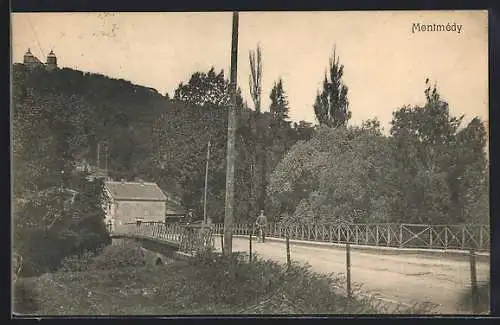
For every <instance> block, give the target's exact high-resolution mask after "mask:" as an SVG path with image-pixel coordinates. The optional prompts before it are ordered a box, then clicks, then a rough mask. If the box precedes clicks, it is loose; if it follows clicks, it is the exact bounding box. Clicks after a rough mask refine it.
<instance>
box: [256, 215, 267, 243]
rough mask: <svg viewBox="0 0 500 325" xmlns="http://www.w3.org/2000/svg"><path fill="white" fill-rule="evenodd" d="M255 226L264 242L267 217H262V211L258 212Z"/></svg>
mask: <svg viewBox="0 0 500 325" xmlns="http://www.w3.org/2000/svg"><path fill="white" fill-rule="evenodd" d="M255 224H256V225H257V227H258V228H259V231H260V234H261V235H262V242H265V240H266V226H267V217H266V216H265V215H264V210H260V215H259V216H258V217H257V220H256V221H255Z"/></svg>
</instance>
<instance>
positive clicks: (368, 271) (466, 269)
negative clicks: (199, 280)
mask: <svg viewBox="0 0 500 325" xmlns="http://www.w3.org/2000/svg"><path fill="white" fill-rule="evenodd" d="M216 248H217V249H219V250H220V240H218V239H217V240H216ZM233 251H240V252H248V239H246V238H238V237H234V238H233ZM253 252H255V253H257V254H258V255H260V256H261V257H263V258H268V259H272V260H275V261H277V262H282V263H285V262H286V247H285V244H284V243H283V242H276V241H266V242H265V243H257V242H255V241H254V242H253ZM290 252H291V253H290V255H291V259H292V260H293V261H297V262H301V263H308V264H310V265H311V269H312V270H313V271H315V272H318V273H332V272H333V273H345V270H346V265H345V259H346V258H345V249H342V248H339V247H315V246H304V245H299V244H292V243H291V244H290ZM489 272H490V267H489V263H485V262H478V263H477V278H478V281H486V280H487V279H488V277H489ZM351 279H352V282H353V283H359V284H361V285H362V287H363V288H364V290H366V291H368V292H371V293H377V294H378V295H379V296H380V297H381V298H383V299H387V300H388V301H395V302H399V303H405V304H412V302H425V301H427V302H431V303H434V304H438V305H439V307H438V308H437V310H436V311H437V312H438V313H440V314H456V313H459V310H458V308H457V302H458V299H459V296H460V294H461V293H462V292H463V290H464V289H465V288H467V286H468V285H469V283H470V264H469V258H468V256H467V255H464V259H463V261H461V260H457V259H453V260H452V259H439V258H436V257H428V256H419V255H415V254H412V255H408V254H398V255H387V254H376V253H375V252H366V251H357V250H355V249H353V250H352V251H351ZM462 313H463V312H462Z"/></svg>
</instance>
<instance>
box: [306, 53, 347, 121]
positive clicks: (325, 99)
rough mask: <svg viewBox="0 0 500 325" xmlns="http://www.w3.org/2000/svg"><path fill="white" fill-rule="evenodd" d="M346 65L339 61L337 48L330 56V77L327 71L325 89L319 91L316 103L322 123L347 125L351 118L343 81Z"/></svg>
mask: <svg viewBox="0 0 500 325" xmlns="http://www.w3.org/2000/svg"><path fill="white" fill-rule="evenodd" d="M343 75H344V65H341V64H340V62H339V57H338V56H337V55H336V50H334V52H333V56H332V57H331V58H330V64H329V77H330V78H328V76H327V74H326V73H325V79H324V80H323V90H322V91H321V93H319V92H318V95H317V96H316V101H315V103H314V113H315V114H316V119H317V120H318V122H319V124H320V125H326V126H329V127H339V126H343V125H346V123H347V121H348V120H349V119H350V118H351V112H350V111H349V101H348V99H347V91H348V88H347V86H346V85H345V84H344V83H343V82H342V77H343Z"/></svg>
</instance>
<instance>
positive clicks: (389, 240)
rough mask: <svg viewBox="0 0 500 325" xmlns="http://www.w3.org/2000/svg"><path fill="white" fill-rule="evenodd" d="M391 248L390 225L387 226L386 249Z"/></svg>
mask: <svg viewBox="0 0 500 325" xmlns="http://www.w3.org/2000/svg"><path fill="white" fill-rule="evenodd" d="M389 246H391V225H387V247H389Z"/></svg>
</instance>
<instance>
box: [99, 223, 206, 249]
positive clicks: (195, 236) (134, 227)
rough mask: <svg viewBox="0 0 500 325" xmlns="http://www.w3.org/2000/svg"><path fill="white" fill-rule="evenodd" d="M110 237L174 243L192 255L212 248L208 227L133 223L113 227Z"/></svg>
mask: <svg viewBox="0 0 500 325" xmlns="http://www.w3.org/2000/svg"><path fill="white" fill-rule="evenodd" d="M108 227H109V229H110V234H111V235H112V236H120V235H121V236H123V235H125V236H132V237H137V238H150V239H157V240H163V241H166V242H169V243H171V244H172V243H174V244H177V245H178V246H179V250H180V251H181V252H184V253H187V254H193V253H194V252H196V251H199V250H201V249H204V248H211V247H213V246H214V242H215V241H214V238H213V234H214V227H213V226H210V225H183V224H165V223H163V222H134V223H126V224H122V225H118V226H114V227H113V228H111V226H110V225H108Z"/></svg>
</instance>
